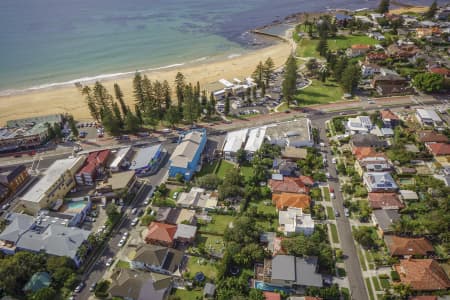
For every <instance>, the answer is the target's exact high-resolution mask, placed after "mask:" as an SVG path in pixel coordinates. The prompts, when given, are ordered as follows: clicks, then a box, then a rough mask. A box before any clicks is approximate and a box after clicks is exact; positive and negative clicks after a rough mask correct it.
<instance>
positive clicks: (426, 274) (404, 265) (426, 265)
mask: <svg viewBox="0 0 450 300" xmlns="http://www.w3.org/2000/svg"><path fill="white" fill-rule="evenodd" d="M394 268H395V270H396V271H397V273H398V274H399V275H400V280H401V282H402V283H404V284H409V285H410V286H411V289H413V290H416V291H435V290H445V289H448V288H450V279H449V278H448V276H447V274H446V273H445V271H444V269H443V268H442V267H441V266H440V265H439V264H438V263H437V262H436V261H435V260H433V259H402V260H400V263H399V264H396V265H395V266H394Z"/></svg>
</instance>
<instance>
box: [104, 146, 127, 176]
mask: <svg viewBox="0 0 450 300" xmlns="http://www.w3.org/2000/svg"><path fill="white" fill-rule="evenodd" d="M130 151H131V146H128V147H125V148H121V149H119V150H118V151H117V153H116V155H115V157H114V160H113V161H112V162H111V164H110V165H109V168H110V169H111V171H113V172H118V171H119V170H120V167H121V166H122V165H123V164H125V159H126V157H127V156H128V155H129V154H130Z"/></svg>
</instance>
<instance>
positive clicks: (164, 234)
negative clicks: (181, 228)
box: [145, 222, 177, 247]
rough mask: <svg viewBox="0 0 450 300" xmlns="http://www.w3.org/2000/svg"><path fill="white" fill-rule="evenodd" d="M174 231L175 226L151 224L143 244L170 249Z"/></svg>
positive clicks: (175, 229)
mask: <svg viewBox="0 0 450 300" xmlns="http://www.w3.org/2000/svg"><path fill="white" fill-rule="evenodd" d="M176 231H177V226H176V225H171V224H163V223H158V222H152V223H150V225H149V226H148V232H147V235H146V237H145V242H146V243H147V244H154V245H161V246H164V247H172V246H173V244H174V236H175V232H176Z"/></svg>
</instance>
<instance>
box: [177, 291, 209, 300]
mask: <svg viewBox="0 0 450 300" xmlns="http://www.w3.org/2000/svg"><path fill="white" fill-rule="evenodd" d="M172 295H173V296H175V297H179V299H183V300H197V299H202V298H203V292H202V290H190V291H188V290H184V289H175V292H173V293H172Z"/></svg>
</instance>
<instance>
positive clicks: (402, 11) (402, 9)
mask: <svg viewBox="0 0 450 300" xmlns="http://www.w3.org/2000/svg"><path fill="white" fill-rule="evenodd" d="M427 10H428V7H426V6H413V7H400V8H395V9H391V10H389V12H390V13H391V14H397V15H400V14H405V13H424V12H426V11H427Z"/></svg>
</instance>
